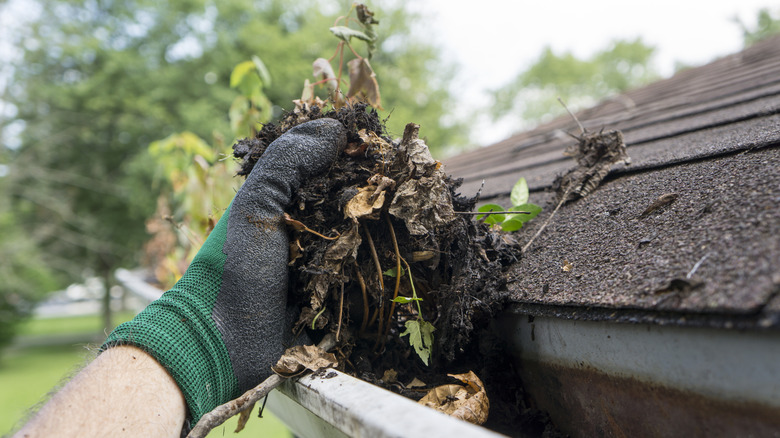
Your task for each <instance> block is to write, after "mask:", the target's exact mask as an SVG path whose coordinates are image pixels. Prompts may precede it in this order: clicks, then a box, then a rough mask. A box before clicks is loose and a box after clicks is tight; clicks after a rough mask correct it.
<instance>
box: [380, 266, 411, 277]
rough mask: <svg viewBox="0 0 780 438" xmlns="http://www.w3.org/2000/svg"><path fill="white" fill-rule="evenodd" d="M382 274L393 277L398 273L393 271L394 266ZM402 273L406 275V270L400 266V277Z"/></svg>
mask: <svg viewBox="0 0 780 438" xmlns="http://www.w3.org/2000/svg"><path fill="white" fill-rule="evenodd" d="M382 274H383V275H387V276H388V277H393V278H395V276H396V275H398V274H397V273H396V271H395V268H390V269H388V270H387V271H385V272H383V273H382ZM404 275H406V270H404V267H403V266H401V277H403V276H404Z"/></svg>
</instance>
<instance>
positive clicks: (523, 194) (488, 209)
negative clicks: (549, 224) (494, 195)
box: [477, 178, 542, 231]
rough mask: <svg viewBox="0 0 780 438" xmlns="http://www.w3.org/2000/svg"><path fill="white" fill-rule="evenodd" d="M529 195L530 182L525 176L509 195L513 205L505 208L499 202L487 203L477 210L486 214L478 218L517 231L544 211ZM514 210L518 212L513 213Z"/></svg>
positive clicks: (507, 229) (506, 229) (505, 229)
mask: <svg viewBox="0 0 780 438" xmlns="http://www.w3.org/2000/svg"><path fill="white" fill-rule="evenodd" d="M528 196H529V193H528V182H526V180H525V178H520V179H519V180H517V182H516V183H515V185H514V186H513V187H512V193H511V194H510V195H509V199H510V201H511V202H512V207H510V208H509V209H505V208H504V207H502V206H500V205H498V204H485V205H483V206H481V207H479V209H477V211H478V212H480V213H486V214H483V215H479V216H477V220H484V221H485V223H486V224H490V225H500V226H501V229H503V230H504V231H517V230H519V229H520V228H523V225H524V224H525V223H526V222H528V221H530V220H531V219H533V218H535V217H536V216H537V215H538V214H539V213H540V212H541V211H542V207H539V206H538V205H536V204H531V203H529V202H528ZM497 212H500V214H499V213H497ZM512 212H517V213H515V214H512ZM490 213H493V214H490ZM483 218H484V219H483Z"/></svg>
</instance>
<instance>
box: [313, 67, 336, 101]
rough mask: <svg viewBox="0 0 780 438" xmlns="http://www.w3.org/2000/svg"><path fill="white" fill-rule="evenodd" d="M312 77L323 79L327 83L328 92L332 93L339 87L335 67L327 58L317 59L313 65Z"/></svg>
mask: <svg viewBox="0 0 780 438" xmlns="http://www.w3.org/2000/svg"><path fill="white" fill-rule="evenodd" d="M311 68H312V75H314V77H320V76H321V77H322V80H324V81H326V82H325V83H326V84H327V87H328V91H330V92H331V93H332V92H334V91H336V88H338V86H339V81H338V79H337V78H336V73H335V72H334V71H333V66H331V65H330V62H329V61H328V60H327V59H325V58H317V59H315V60H314V62H313V63H312V64H311Z"/></svg>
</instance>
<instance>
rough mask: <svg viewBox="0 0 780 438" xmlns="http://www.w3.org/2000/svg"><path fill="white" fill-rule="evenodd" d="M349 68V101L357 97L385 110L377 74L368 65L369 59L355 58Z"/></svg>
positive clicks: (348, 64) (348, 65) (350, 62)
mask: <svg viewBox="0 0 780 438" xmlns="http://www.w3.org/2000/svg"><path fill="white" fill-rule="evenodd" d="M347 67H348V68H349V91H348V92H347V99H352V98H354V97H355V96H358V97H360V100H363V101H365V102H367V103H368V104H369V105H371V106H373V107H374V108H377V109H380V110H381V109H383V108H382V104H381V101H382V99H381V97H380V96H379V84H378V83H377V81H376V74H375V73H374V70H373V69H372V68H371V64H369V63H368V59H365V58H355V59H353V60H351V61H349V62H348V63H347Z"/></svg>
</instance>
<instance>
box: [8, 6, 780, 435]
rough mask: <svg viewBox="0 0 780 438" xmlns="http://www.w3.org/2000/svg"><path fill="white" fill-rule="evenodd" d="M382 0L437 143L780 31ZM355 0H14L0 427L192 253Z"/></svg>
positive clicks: (577, 9)
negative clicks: (234, 149) (249, 139)
mask: <svg viewBox="0 0 780 438" xmlns="http://www.w3.org/2000/svg"><path fill="white" fill-rule="evenodd" d="M542 3H544V2H542ZM367 5H368V6H369V7H370V8H371V9H372V10H373V11H374V12H375V17H376V18H377V19H378V21H379V24H378V25H377V26H376V31H377V34H378V45H377V49H376V51H375V53H374V55H373V57H372V59H371V66H372V67H373V69H374V71H375V72H376V76H377V80H378V83H379V88H380V90H381V96H382V107H383V108H384V110H382V111H380V116H381V117H382V118H387V126H388V129H389V131H390V134H391V135H393V136H398V135H400V133H402V132H403V126H404V125H405V124H406V123H408V122H415V123H418V124H420V125H421V126H422V129H421V135H423V136H424V137H425V138H426V141H427V143H428V145H429V146H430V148H431V150H432V151H433V154H434V156H435V157H437V158H438V159H440V160H444V159H445V158H446V157H447V156H450V155H452V154H456V153H458V152H459V151H463V150H465V149H467V148H474V147H480V146H485V145H488V144H490V143H493V142H496V141H499V140H501V139H503V138H506V137H508V136H509V135H511V134H513V133H515V132H517V131H521V130H525V129H528V128H531V127H533V126H535V125H537V124H539V123H542V122H545V121H548V120H550V119H552V118H554V117H556V116H559V115H561V114H562V113H564V110H563V108H562V107H561V106H560V105H559V104H558V102H557V100H556V99H557V97H559V96H560V97H561V98H563V99H564V100H565V101H566V102H567V104H568V105H569V106H570V107H571V108H572V109H574V110H576V109H577V108H584V107H588V106H591V105H593V104H595V103H597V102H598V101H600V100H602V99H605V98H609V97H610V96H614V95H617V94H620V93H621V92H624V91H626V90H628V89H631V88H634V87H638V86H641V85H644V84H646V83H648V82H651V81H655V80H658V79H661V78H664V77H669V76H671V75H673V74H674V73H675V72H677V71H679V70H681V69H685V68H690V67H692V66H697V65H701V64H704V63H707V62H709V61H711V60H713V59H715V58H717V57H719V56H724V55H727V54H730V53H734V52H737V51H739V50H740V49H741V48H743V47H745V46H748V45H750V44H752V43H753V42H755V41H757V40H759V39H762V38H765V37H767V36H769V35H771V34H773V33H777V32H780V8H778V7H777V6H774V5H772V2H769V1H760V0H746V1H740V2H725V1H716V2H712V1H689V2H679V1H677V2H671V1H656V2H645V3H636V2H618V1H603V0H602V1H599V0H597V1H592V2H575V1H558V2H546V3H544V4H539V2H533V3H531V2H525V1H511V0H502V1H489V2H482V3H481V4H479V6H477V5H476V4H474V3H473V2H468V3H465V2H464V3H462V4H461V3H457V4H456V2H451V1H446V0H417V1H415V2H411V1H410V2H407V1H402V0H395V1H382V2H367ZM350 6H351V2H345V1H325V0H321V1H314V0H298V1H296V2H286V1H282V0H220V1H219V2H217V1H214V0H85V1H74V0H43V1H37V0H4V1H2V0H0V388H3V390H2V391H0V433H5V432H7V431H9V430H11V429H12V427H13V426H14V424H15V423H17V422H18V421H20V419H22V418H23V417H24V416H25V412H26V411H27V409H28V408H30V407H31V406H33V405H34V404H35V403H37V402H39V401H40V400H42V398H43V397H44V396H45V394H46V393H47V392H48V391H50V390H51V389H52V388H54V387H55V386H56V385H57V384H58V383H59V382H61V381H62V379H63V378H64V377H66V376H67V375H68V374H69V373H71V372H73V371H74V370H77V369H78V368H79V367H80V366H81V364H83V363H84V361H86V360H88V359H89V358H90V357H92V356H93V355H94V352H93V350H94V346H95V345H97V344H99V343H100V342H101V341H102V339H103V338H104V337H105V335H106V333H107V332H108V331H110V329H111V328H112V327H114V326H115V325H117V324H118V323H121V322H122V321H125V320H128V319H129V318H131V317H132V316H133V315H134V314H135V312H137V311H138V310H140V309H141V308H143V306H145V305H146V303H148V302H149V301H150V300H152V299H154V297H155V296H156V295H155V294H157V293H159V292H158V291H159V290H161V289H165V288H167V287H169V286H170V285H171V284H172V283H173V282H175V281H176V279H177V278H178V277H179V276H180V275H181V273H182V272H183V271H184V270H185V269H186V267H187V264H188V262H189V260H191V258H192V256H193V255H194V253H195V252H196V251H197V249H198V248H199V246H200V244H201V243H202V242H203V239H205V237H206V236H207V235H208V232H209V231H210V229H211V227H213V224H214V223H215V222H216V220H218V219H219V216H220V215H221V214H222V212H223V211H224V208H225V207H226V206H227V204H228V203H229V201H230V199H231V198H232V196H233V194H234V193H235V190H236V189H237V188H238V187H239V186H240V183H241V180H240V179H239V178H236V177H235V176H234V175H235V171H236V163H235V162H234V161H233V159H232V158H230V153H231V145H232V144H233V142H234V140H235V139H237V138H242V137H245V136H248V135H251V134H252V133H253V132H254V130H255V129H256V127H257V126H258V123H265V122H272V121H274V120H275V119H278V118H279V117H280V115H281V114H282V113H283V112H284V111H285V110H291V109H292V108H293V104H292V101H293V100H294V99H299V98H300V97H301V95H302V92H303V90H304V81H306V80H309V81H310V82H315V81H316V78H314V77H313V76H312V62H313V61H314V60H315V59H316V58H318V57H324V58H331V57H332V56H334V53H336V48H337V44H338V40H337V39H336V38H335V37H334V36H333V34H331V32H329V30H328V29H329V28H330V27H331V26H333V24H334V22H335V20H336V18H337V17H338V16H339V15H342V14H346V13H347V12H348V11H350ZM353 46H354V47H355V49H356V50H358V51H360V50H363V52H362V53H365V49H364V45H363V44H362V43H361V42H353ZM345 53H346V55H347V58H346V59H349V58H351V57H353V55H352V54H351V53H350V52H349V51H346V52H345ZM317 92H318V93H320V94H322V93H323V92H322V91H321V90H318V91H317ZM323 96H324V94H323ZM150 284H151V285H153V287H149V285H150ZM90 346H91V347H90ZM248 428H250V430H254V431H255V434H256V433H259V432H260V431H264V432H265V433H267V435H266V436H287V434H288V433H287V432H286V431H285V429H284V428H283V426H281V425H279V424H278V423H276V422H274V420H273V419H267V420H265V421H262V422H260V421H250V422H249V426H248ZM226 430H228V431H230V430H232V429H231V428H230V427H228V428H227V429H226ZM223 432H224V430H223V429H218V430H215V433H219V434H222V433H223ZM246 433H247V434H248V435H252V434H253V432H251V431H250V432H246Z"/></svg>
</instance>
